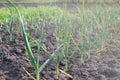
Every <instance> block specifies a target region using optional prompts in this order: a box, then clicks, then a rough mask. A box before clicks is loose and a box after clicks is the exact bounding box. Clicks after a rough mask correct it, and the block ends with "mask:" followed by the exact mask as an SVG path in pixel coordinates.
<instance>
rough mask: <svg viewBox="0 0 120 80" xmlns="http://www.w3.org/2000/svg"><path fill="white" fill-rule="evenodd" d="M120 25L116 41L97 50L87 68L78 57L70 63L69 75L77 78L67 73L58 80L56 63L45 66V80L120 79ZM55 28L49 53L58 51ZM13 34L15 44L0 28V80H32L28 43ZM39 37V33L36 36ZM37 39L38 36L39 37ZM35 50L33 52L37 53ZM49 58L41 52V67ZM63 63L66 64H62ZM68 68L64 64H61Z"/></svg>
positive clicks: (48, 33) (47, 39)
mask: <svg viewBox="0 0 120 80" xmlns="http://www.w3.org/2000/svg"><path fill="white" fill-rule="evenodd" d="M119 28H120V24H118V25H116V27H115V31H114V30H110V32H112V34H113V37H112V39H111V40H110V41H109V42H107V43H106V45H105V46H104V50H102V51H101V52H100V53H97V54H96V51H95V50H93V51H92V53H91V58H90V59H89V60H85V64H84V65H80V64H79V63H80V60H79V59H80V57H79V56H78V54H75V55H74V57H73V58H72V59H71V60H70V61H69V69H68V71H67V73H69V74H71V75H72V76H73V79H70V78H68V77H67V76H66V75H64V74H63V73H60V74H59V77H58V79H57V77H56V74H55V63H53V62H52V61H51V62H50V63H49V64H48V65H47V66H46V67H45V69H44V70H43V71H42V73H41V74H40V76H41V79H42V80H120V37H119V36H120V31H119ZM53 29H54V27H53V26H51V24H46V27H45V34H44V39H43V41H42V42H43V43H44V44H45V45H46V47H47V50H48V51H50V52H52V51H53V50H54V49H55V42H56V41H55V38H54V33H53ZM16 31H17V30H14V32H13V41H12V42H10V41H9V34H8V32H7V30H6V28H5V27H4V26H2V27H1V29H0V34H1V36H2V42H0V80H32V79H31V78H30V77H29V76H28V75H27V74H26V73H25V71H24V70H23V67H24V68H26V70H27V71H29V72H30V73H31V74H32V75H34V70H33V67H32V65H31V63H30V62H29V59H28V57H27V56H26V51H25V49H24V42H23V39H22V36H21V34H20V33H18V32H16ZM36 34H37V33H36ZM36 37H37V36H36ZM35 50H36V49H35V48H33V52H34V53H36V52H35ZM46 59H47V56H46V55H45V54H44V52H43V51H41V56H40V64H42V63H43V62H44V61H45V60H46ZM61 63H62V62H61ZM60 68H61V69H64V63H62V64H61V65H60Z"/></svg>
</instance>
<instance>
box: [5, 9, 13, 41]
mask: <svg viewBox="0 0 120 80" xmlns="http://www.w3.org/2000/svg"><path fill="white" fill-rule="evenodd" d="M8 9H9V11H10V20H9V19H4V25H5V26H6V27H7V30H8V32H9V34H10V41H12V32H13V18H14V14H13V11H12V8H10V7H8Z"/></svg>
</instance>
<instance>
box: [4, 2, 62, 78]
mask: <svg viewBox="0 0 120 80" xmlns="http://www.w3.org/2000/svg"><path fill="white" fill-rule="evenodd" d="M6 1H7V2H8V3H10V4H11V5H12V6H13V7H14V8H15V9H16V11H17V13H18V15H19V20H20V29H21V32H22V36H23V39H24V43H25V47H26V51H27V53H28V57H29V59H30V62H31V64H32V66H33V67H34V69H35V73H36V78H34V79H35V80H40V76H39V73H40V72H41V71H42V70H43V69H44V67H45V66H46V64H47V63H49V61H50V60H51V59H52V58H53V56H54V55H55V53H56V52H57V51H58V50H59V48H60V47H61V46H59V47H58V48H57V49H56V50H55V51H54V52H53V53H52V54H51V55H50V56H49V58H48V59H47V60H46V61H45V62H44V63H43V64H42V65H41V66H39V56H40V48H41V46H42V44H41V38H42V33H43V28H42V29H41V30H40V32H39V40H40V41H39V43H38V44H39V45H38V51H37V52H38V56H37V59H35V57H34V55H33V52H32V50H31V46H30V44H29V41H28V37H27V35H26V31H25V27H24V22H23V17H22V14H21V13H20V11H19V9H18V8H17V7H16V6H15V5H14V4H13V3H12V2H11V1H10V0H6Z"/></svg>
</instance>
